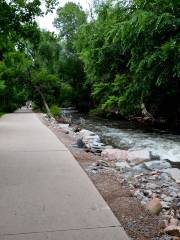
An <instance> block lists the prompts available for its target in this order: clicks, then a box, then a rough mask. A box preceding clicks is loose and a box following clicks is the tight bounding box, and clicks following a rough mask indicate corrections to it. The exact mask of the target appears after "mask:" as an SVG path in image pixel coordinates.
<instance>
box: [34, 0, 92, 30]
mask: <svg viewBox="0 0 180 240" xmlns="http://www.w3.org/2000/svg"><path fill="white" fill-rule="evenodd" d="M91 1H92V0H59V2H60V4H59V5H60V6H63V5H64V4H66V3H67V2H75V3H80V5H81V6H82V7H83V9H84V10H87V9H89V5H88V2H91ZM55 16H56V10H55V11H54V12H53V13H50V14H48V15H46V16H44V17H38V18H37V19H36V20H37V22H38V24H39V26H40V28H42V29H46V30H48V31H51V32H57V30H56V29H55V28H54V27H53V24H52V22H53V21H54V18H55Z"/></svg>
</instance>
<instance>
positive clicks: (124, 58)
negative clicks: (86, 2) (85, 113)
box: [0, 0, 180, 121]
mask: <svg viewBox="0 0 180 240" xmlns="http://www.w3.org/2000/svg"><path fill="white" fill-rule="evenodd" d="M46 5H47V11H52V9H53V8H54V7H55V6H56V1H55V0H49V1H48V0H47V1H46ZM179 10H180V3H179V1H177V0H152V1H144V0H131V1H115V0H114V1H113V0H104V1H94V4H93V6H92V7H91V8H90V12H89V13H86V12H84V10H83V9H82V7H81V6H80V5H79V4H75V3H73V2H68V3H67V4H65V5H64V7H59V8H58V9H57V16H56V17H55V20H54V26H55V27H56V28H57V30H58V35H57V36H56V35H55V34H53V33H49V32H46V31H42V30H40V29H39V27H38V25H37V23H36V16H43V14H45V13H43V12H42V11H41V1H40V0H33V1H26V0H18V1H17V0H11V1H6V0H2V1H1V3H0V101H1V106H0V111H10V110H13V109H15V108H16V107H17V105H18V104H21V103H22V102H23V101H25V99H27V98H32V99H33V100H34V101H35V102H36V104H38V105H39V106H40V107H42V104H43V103H44V106H46V108H47V111H49V110H48V109H49V107H48V105H49V104H50V105H53V104H57V105H59V106H62V105H63V106H70V105H75V106H76V107H78V108H79V109H81V110H83V109H86V110H87V109H89V110H90V109H95V110H94V112H95V113H99V114H103V115H106V116H108V115H111V114H118V115H119V116H123V117H129V116H132V115H134V116H137V115H140V114H141V106H142V105H143V106H146V108H147V109H148V111H149V112H150V113H151V114H152V115H153V116H154V117H164V118H167V119H169V120H170V121H172V120H173V121H176V120H177V119H179V118H180V83H179V76H180V60H179V56H180V54H179V53H180V43H179V38H180V35H179V24H180V18H179V12H180V11H179Z"/></svg>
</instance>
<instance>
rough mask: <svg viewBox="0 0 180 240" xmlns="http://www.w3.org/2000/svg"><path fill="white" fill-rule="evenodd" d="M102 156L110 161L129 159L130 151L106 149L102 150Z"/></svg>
mask: <svg viewBox="0 0 180 240" xmlns="http://www.w3.org/2000/svg"><path fill="white" fill-rule="evenodd" d="M101 156H102V157H103V158H105V159H106V160H109V161H118V160H125V161H126V160H127V159H128V151H126V150H120V149H105V150H103V151H102V153H101Z"/></svg>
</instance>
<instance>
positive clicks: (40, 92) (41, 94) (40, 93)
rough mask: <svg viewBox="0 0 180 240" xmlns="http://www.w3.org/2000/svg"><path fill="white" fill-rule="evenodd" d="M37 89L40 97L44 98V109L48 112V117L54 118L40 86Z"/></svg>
mask: <svg viewBox="0 0 180 240" xmlns="http://www.w3.org/2000/svg"><path fill="white" fill-rule="evenodd" d="M35 89H36V91H37V92H38V93H39V95H40V96H41V98H42V101H43V104H44V107H45V108H46V111H47V114H48V116H49V117H52V114H51V111H50V109H49V106H48V104H47V102H46V99H45V97H44V95H43V93H42V91H41V90H40V89H39V87H38V86H35Z"/></svg>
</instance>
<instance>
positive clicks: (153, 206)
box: [147, 198, 162, 214]
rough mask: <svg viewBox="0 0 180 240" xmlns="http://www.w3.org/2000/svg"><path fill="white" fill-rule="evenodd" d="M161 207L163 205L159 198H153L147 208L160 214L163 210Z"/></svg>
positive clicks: (153, 212)
mask: <svg viewBox="0 0 180 240" xmlns="http://www.w3.org/2000/svg"><path fill="white" fill-rule="evenodd" d="M161 208H162V206H161V201H160V199H159V198H153V199H152V200H151V201H150V202H149V204H148V206H147V209H148V210H149V211H150V213H152V214H159V213H160V212H161Z"/></svg>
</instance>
